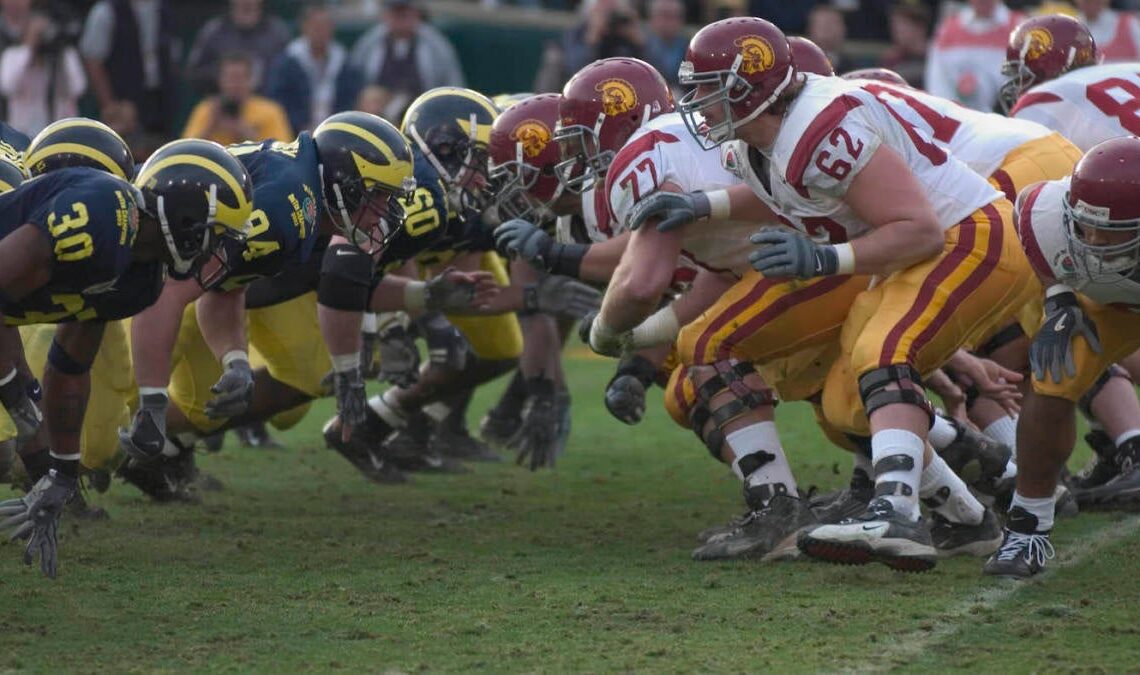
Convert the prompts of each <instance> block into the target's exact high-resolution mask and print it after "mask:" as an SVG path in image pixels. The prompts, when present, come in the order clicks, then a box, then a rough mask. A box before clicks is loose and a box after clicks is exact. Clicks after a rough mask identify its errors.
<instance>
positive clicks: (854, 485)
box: [811, 469, 875, 524]
mask: <svg viewBox="0 0 1140 675" xmlns="http://www.w3.org/2000/svg"><path fill="white" fill-rule="evenodd" d="M874 498H875V482H874V481H873V480H871V477H870V476H868V475H867V472H865V471H863V470H862V469H855V470H853V471H852V472H851V482H850V483H849V484H848V485H847V487H846V488H844V489H843V490H841V491H839V492H833V493H830V494H827V495H820V496H819V497H815V498H814V499H812V500H811V508H812V510H813V511H815V517H816V518H818V519H819V522H820V523H824V524H829V523H838V522H840V521H842V520H846V519H848V518H854V517H856V516H858V515H859V514H861V513H863V512H864V511H866V510H867V504H869V503H870V502H871V500H872V499H874Z"/></svg>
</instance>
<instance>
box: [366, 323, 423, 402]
mask: <svg viewBox="0 0 1140 675" xmlns="http://www.w3.org/2000/svg"><path fill="white" fill-rule="evenodd" d="M381 323H382V325H381V326H380V332H379V333H376V336H377V339H378V340H379V345H380V374H379V379H380V380H381V381H384V382H391V383H392V384H394V385H395V386H397V387H410V386H412V385H413V384H415V383H416V381H417V380H419V373H420V350H419V349H417V348H416V340H415V338H414V337H413V336H412V334H411V333H410V332H409V331H408V315H407V314H404V313H403V312H393V313H391V314H386V315H384V317H383V318H382V320H381Z"/></svg>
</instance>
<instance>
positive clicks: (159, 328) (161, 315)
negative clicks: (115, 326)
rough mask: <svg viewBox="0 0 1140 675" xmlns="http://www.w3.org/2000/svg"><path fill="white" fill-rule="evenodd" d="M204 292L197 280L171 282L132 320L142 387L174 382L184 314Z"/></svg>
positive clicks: (137, 374) (133, 348)
mask: <svg viewBox="0 0 1140 675" xmlns="http://www.w3.org/2000/svg"><path fill="white" fill-rule="evenodd" d="M191 284H192V285H193V288H192V287H191ZM194 288H197V289H198V291H197V293H195V291H194ZM200 292H201V288H200V287H199V286H198V283H197V282H196V281H193V280H186V281H167V282H166V285H165V286H164V287H163V289H162V294H161V295H160V296H159V298H158V301H157V302H155V303H154V304H153V305H151V306H150V307H147V308H146V309H145V310H143V312H142V313H140V314H137V315H136V316H135V317H134V318H133V319H131V360H132V361H133V363H134V367H135V380H136V381H137V382H138V385H139V387H140V388H142V387H147V388H149V387H157V388H165V387H166V386H167V385H168V384H169V383H170V371H171V359H172V358H173V357H172V355H173V353H174V345H175V344H176V343H177V342H178V331H179V329H180V328H181V327H182V313H183V312H184V311H185V310H186V305H188V304H190V303H191V302H193V301H194V300H195V299H197V295H198V294H200Z"/></svg>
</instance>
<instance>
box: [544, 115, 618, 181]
mask: <svg viewBox="0 0 1140 675" xmlns="http://www.w3.org/2000/svg"><path fill="white" fill-rule="evenodd" d="M605 121H606V115H605V113H598V118H597V121H596V122H595V123H594V126H593V127H592V128H591V127H588V126H586V125H584V124H571V125H569V126H563V124H562V122H559V123H558V124H557V125H556V126H555V128H554V141H555V142H557V143H558V151H559V154H560V155H561V156H562V158H563V159H562V161H561V162H559V163H558V164H555V165H554V173H555V175H557V176H558V182H559V183H561V184H562V186H563V187H565V188H566V189H567V190H569V191H570V192H573V193H574V194H582V193H583V192H585V191H587V190H589V189H590V188H591V187H594V186H595V185H597V184H600V183H601V182H602V181H603V180H604V179H605V177H606V171H607V170H608V169H609V168H610V162H612V161H613V159H614V154H615V152H614V151H613V150H603V149H602V143H601V140H600V138H599V135H600V133H601V130H602V124H604V123H605Z"/></svg>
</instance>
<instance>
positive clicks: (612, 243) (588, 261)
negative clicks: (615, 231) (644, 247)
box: [578, 233, 630, 284]
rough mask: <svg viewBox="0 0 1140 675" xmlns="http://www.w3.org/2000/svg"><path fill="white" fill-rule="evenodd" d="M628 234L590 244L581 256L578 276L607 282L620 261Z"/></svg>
mask: <svg viewBox="0 0 1140 675" xmlns="http://www.w3.org/2000/svg"><path fill="white" fill-rule="evenodd" d="M629 236H630V235H629V233H624V234H622V235H621V236H618V237H614V238H613V239H610V240H608V241H603V242H599V243H597V244H591V245H590V246H589V248H588V249H587V250H586V255H585V256H583V257H582V266H581V267H580V268H579V271H578V278H579V279H581V280H582V281H592V282H594V283H599V284H604V283H608V282H609V281H610V279H611V278H613V275H614V272H615V271H616V270H617V266H618V264H620V263H621V258H622V253H624V252H625V249H626V245H627V244H628V243H629Z"/></svg>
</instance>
